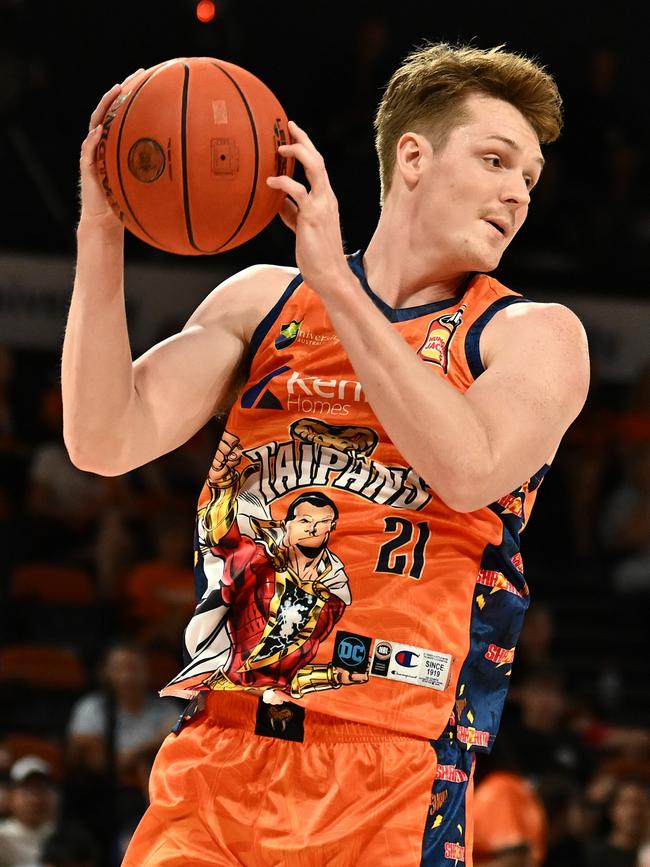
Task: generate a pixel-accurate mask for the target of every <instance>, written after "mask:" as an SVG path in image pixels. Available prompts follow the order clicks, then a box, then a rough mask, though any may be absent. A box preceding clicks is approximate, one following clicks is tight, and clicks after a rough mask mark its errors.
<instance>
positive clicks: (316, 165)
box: [278, 120, 329, 194]
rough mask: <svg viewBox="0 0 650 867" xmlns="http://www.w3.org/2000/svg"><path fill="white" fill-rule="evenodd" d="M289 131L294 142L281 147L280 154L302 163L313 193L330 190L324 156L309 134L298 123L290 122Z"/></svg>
mask: <svg viewBox="0 0 650 867" xmlns="http://www.w3.org/2000/svg"><path fill="white" fill-rule="evenodd" d="M289 129H290V132H291V137H292V139H293V141H292V143H291V144H285V145H280V147H279V148H278V150H279V152H280V154H281V155H282V156H283V157H293V158H294V159H297V160H299V161H300V163H301V164H302V166H303V167H304V169H305V174H306V175H307V179H308V181H309V183H310V186H311V188H312V190H313V192H315V193H316V194H318V193H320V192H321V191H323V190H327V189H329V177H328V175H327V170H326V168H325V160H324V159H323V157H322V155H321V154H320V152H319V151H318V150H317V149H316V147H315V146H314V143H313V142H312V140H311V139H310V138H309V136H308V135H307V133H306V132H305V131H304V130H303V129H301V128H300V127H299V126H298V124H297V123H295V122H294V121H292V120H290V121H289Z"/></svg>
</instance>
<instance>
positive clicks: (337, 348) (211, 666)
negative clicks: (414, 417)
mask: <svg viewBox="0 0 650 867" xmlns="http://www.w3.org/2000/svg"><path fill="white" fill-rule="evenodd" d="M349 261H350V267H351V268H352V269H353V271H354V273H355V274H356V275H357V277H358V278H359V280H360V282H361V284H362V285H363V286H364V289H365V291H366V292H367V293H368V294H369V295H370V297H371V298H372V300H373V301H374V303H375V304H376V306H377V307H378V308H379V309H380V310H381V311H382V312H383V313H384V315H385V316H386V317H387V319H388V320H389V321H390V322H391V326H392V327H393V328H395V329H396V330H397V331H398V332H399V334H400V335H401V336H402V338H403V339H404V340H405V341H406V342H407V343H408V344H409V346H411V348H412V350H413V352H414V353H416V354H417V356H418V357H419V359H420V361H421V363H422V365H423V368H425V369H426V371H427V373H428V374H429V375H430V376H440V377H443V378H444V379H446V380H447V381H448V382H449V383H450V384H451V385H452V386H453V387H454V388H456V389H458V390H459V391H461V392H464V391H465V390H466V389H467V388H469V387H470V386H471V384H472V382H473V381H474V380H475V379H476V378H477V377H478V376H480V375H481V373H482V372H483V366H482V363H481V356H480V351H479V342H480V336H481V333H482V331H483V329H484V327H485V326H486V324H487V323H488V322H489V321H490V319H491V318H492V316H493V315H494V314H495V313H497V312H498V311H499V310H501V309H503V308H504V307H506V306H508V305H510V304H514V303H521V302H523V301H525V299H524V298H522V297H521V296H520V295H518V294H516V293H514V292H511V291H510V290H509V289H506V288H505V287H504V286H502V285H501V284H500V283H498V282H497V281H496V280H494V279H493V278H491V277H488V276H485V275H477V276H474V277H473V278H471V279H470V280H469V281H468V283H467V285H466V287H465V288H464V290H463V292H462V294H461V295H459V296H457V297H454V298H450V299H448V300H444V301H439V302H436V303H432V304H426V305H420V306H418V307H409V308H404V309H401V310H393V309H391V308H390V307H388V306H387V305H386V304H385V303H384V302H382V301H381V300H380V299H379V298H377V296H375V295H374V294H373V293H372V290H371V289H370V287H369V286H368V284H367V282H366V279H365V275H364V272H363V263H362V256H361V253H357V254H355V255H354V256H351V257H350V259H349ZM385 361H386V359H384V362H385ZM388 361H390V360H389V359H388ZM226 431H227V433H228V434H230V435H232V436H235V437H238V438H239V440H240V443H239V447H238V449H239V450H240V451H236V452H234V453H233V459H232V461H231V463H230V468H229V469H228V471H227V472H225V473H222V474H221V475H220V476H219V478H216V479H212V480H210V478H209V479H208V480H207V481H206V483H205V485H204V487H203V490H202V491H201V494H200V497H199V503H198V513H197V523H196V533H195V568H196V579H197V590H198V605H197V608H196V611H195V614H194V616H193V618H192V620H191V621H190V623H189V625H188V627H187V630H186V633H185V652H186V662H187V665H186V666H185V668H184V669H183V671H181V672H180V674H179V675H178V676H177V677H176V678H174V680H173V681H172V682H171V683H170V684H168V686H167V687H166V688H165V689H164V690H163V691H162V694H163V695H175V696H181V697H193V696H195V695H196V694H197V693H198V692H201V691H204V690H208V689H209V690H244V691H247V692H250V693H254V694H256V695H263V696H264V698H265V700H266V701H271V702H272V703H277V702H280V701H284V700H288V701H293V702H297V703H299V704H302V705H304V706H305V707H306V708H308V709H310V708H311V709H314V710H317V711H320V712H323V713H326V714H330V715H334V716H337V717H341V718H344V719H349V720H356V721H359V722H364V723H368V724H371V725H379V726H383V727H386V728H389V729H393V730H396V731H400V732H404V733H408V734H412V735H415V736H420V737H425V738H431V739H436V738H438V737H440V735H441V733H442V732H443V730H445V727H446V726H447V725H448V724H449V723H450V721H451V724H452V726H453V728H454V731H455V735H456V737H457V738H458V739H459V740H460V741H461V742H462V743H464V744H466V745H467V747H468V748H475V749H484V750H485V749H489V747H490V745H491V742H492V739H493V737H494V735H495V733H496V730H497V728H498V724H499V720H500V716H501V709H502V706H503V702H504V699H505V694H506V691H507V684H508V676H509V674H510V670H511V663H512V660H513V656H514V646H515V643H516V640H517V637H518V635H519V632H520V629H521V625H522V619H523V614H524V611H525V609H526V607H527V605H528V589H527V587H526V583H525V581H524V578H523V568H522V561H521V556H520V553H519V533H520V531H521V530H522V528H523V526H524V525H525V523H526V521H527V518H528V515H529V513H530V509H531V507H532V504H533V500H534V498H535V490H536V488H537V487H538V485H539V483H540V481H541V478H542V475H543V473H544V471H545V470H546V467H544V468H542V470H540V472H539V473H538V474H537V475H536V476H535V477H534V478H533V479H529V480H526V479H522V484H521V487H520V488H518V489H517V490H516V491H513V492H512V493H510V494H509V495H507V496H504V497H503V498H502V499H501V500H499V502H497V503H493V504H492V505H490V506H486V507H485V508H482V509H479V510H477V511H475V512H472V513H469V514H461V513H458V512H455V511H454V510H453V509H451V508H449V507H448V506H447V505H445V504H444V503H443V502H442V501H441V500H440V499H439V497H437V496H436V494H435V493H434V492H433V490H432V489H431V488H430V487H429V486H428V485H427V483H426V482H425V481H424V480H423V479H421V478H420V477H419V476H418V474H417V473H416V472H415V471H414V470H413V469H412V468H411V467H410V466H409V465H408V463H407V462H406V461H405V459H404V458H403V457H402V455H401V454H400V453H399V452H398V451H397V449H396V448H395V446H394V445H393V443H392V442H391V440H390V439H389V438H388V436H387V434H386V432H385V431H384V429H383V427H382V425H381V423H380V422H379V420H378V419H377V417H376V416H375V414H374V412H373V410H372V408H371V406H370V404H369V403H368V401H367V400H366V397H365V394H364V391H363V387H362V385H361V383H360V382H359V381H358V378H357V376H356V374H355V371H354V369H353V368H352V365H351V364H350V361H349V359H348V357H347V355H346V353H345V350H344V349H343V346H342V345H341V343H340V341H339V340H338V338H337V336H336V333H335V332H334V329H333V327H332V324H331V322H330V320H329V317H328V315H327V312H326V310H325V308H324V306H323V304H322V303H321V301H320V299H319V298H318V296H317V295H316V294H315V293H314V292H313V291H312V289H310V288H309V286H307V285H306V284H305V283H304V282H303V280H302V277H301V276H300V275H298V276H297V277H296V278H295V279H294V280H293V281H292V282H291V283H290V285H289V286H288V287H287V289H286V291H285V292H284V294H283V296H282V298H281V299H280V300H279V301H278V303H277V304H276V305H275V307H274V308H273V309H272V310H271V311H270V312H269V314H268V315H267V316H266V317H265V318H264V320H263V321H262V322H261V323H260V325H259V327H258V328H257V330H256V332H255V334H254V336H253V339H252V343H251V355H250V375H249V378H248V381H247V383H246V385H245V387H244V389H243V391H242V393H241V395H240V397H239V399H238V401H237V402H236V404H235V405H234V406H233V408H232V410H231V412H230V414H229V417H228V421H227V424H226ZM458 447H459V448H462V447H463V446H462V443H459V444H458ZM431 481H432V482H433V483H434V484H435V480H434V479H432V480H431Z"/></svg>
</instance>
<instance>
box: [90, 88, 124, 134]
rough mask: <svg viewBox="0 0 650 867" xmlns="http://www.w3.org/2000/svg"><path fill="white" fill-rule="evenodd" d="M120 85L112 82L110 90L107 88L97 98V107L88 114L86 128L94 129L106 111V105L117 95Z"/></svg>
mask: <svg viewBox="0 0 650 867" xmlns="http://www.w3.org/2000/svg"><path fill="white" fill-rule="evenodd" d="M120 89H121V88H120V85H119V84H114V85H113V87H111V89H110V90H107V91H106V93H105V94H104V95H103V96H102V98H101V99H100V100H99V103H98V105H97V108H96V109H95V110H94V111H93V113H92V114H91V115H90V123H89V124H88V130H89V131H90V130H91V129H94V128H95V127H96V126H97V124H98V123H101V121H102V120H103V119H104V116H105V115H106V111H107V110H108V106H109V105H110V104H111V103H112V102H113V100H114V99H115V98H116V97H117V96H118V94H119V92H120Z"/></svg>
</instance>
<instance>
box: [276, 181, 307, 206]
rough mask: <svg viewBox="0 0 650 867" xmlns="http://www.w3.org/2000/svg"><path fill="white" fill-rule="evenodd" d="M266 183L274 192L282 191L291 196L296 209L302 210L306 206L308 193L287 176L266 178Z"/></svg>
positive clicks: (301, 185)
mask: <svg viewBox="0 0 650 867" xmlns="http://www.w3.org/2000/svg"><path fill="white" fill-rule="evenodd" d="M266 183H267V185H268V186H269V187H272V188H273V189H274V190H282V192H283V193H286V194H287V195H288V196H291V198H292V199H293V200H294V202H295V203H296V204H297V205H298V207H300V208H302V207H304V206H305V205H306V204H307V201H308V199H309V193H308V192H307V189H306V187H304V186H303V184H301V183H298V181H294V179H293V178H290V177H289V175H278V176H277V177H271V178H267V179H266Z"/></svg>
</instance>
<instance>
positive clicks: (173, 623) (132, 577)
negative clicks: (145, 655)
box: [121, 512, 195, 654]
mask: <svg viewBox="0 0 650 867" xmlns="http://www.w3.org/2000/svg"><path fill="white" fill-rule="evenodd" d="M190 520H191V519H190ZM153 533H154V557H153V558H152V559H151V560H148V561H146V562H144V563H140V564H138V565H136V566H134V567H133V568H132V569H131V570H130V571H129V572H127V573H126V575H125V576H124V578H123V580H122V582H121V583H122V595H123V597H124V601H125V606H124V607H125V611H126V615H125V619H126V627H127V629H128V632H129V634H134V635H135V636H136V637H137V639H138V642H139V643H140V644H142V645H145V646H147V647H155V648H161V649H169V650H171V651H173V653H174V654H176V653H177V649H178V647H179V642H180V639H181V636H182V634H183V629H184V627H185V625H186V624H187V622H188V620H189V618H190V617H191V615H192V612H193V611H194V605H195V599H194V572H193V570H192V547H191V539H192V527H191V524H190V526H187V515H178V514H177V513H175V512H172V513H167V514H163V515H161V516H160V517H159V518H156V519H155V521H154V526H153ZM188 540H189V542H188Z"/></svg>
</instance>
